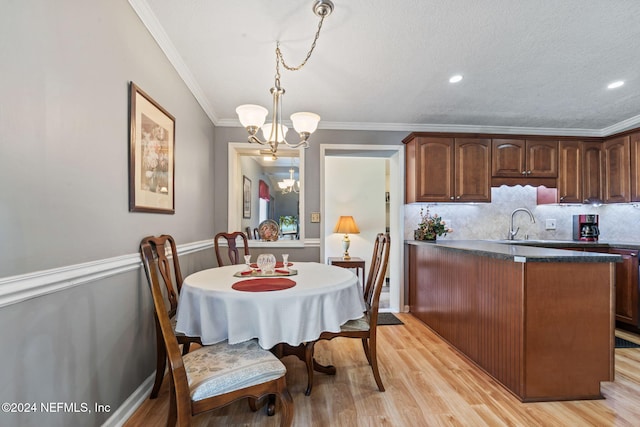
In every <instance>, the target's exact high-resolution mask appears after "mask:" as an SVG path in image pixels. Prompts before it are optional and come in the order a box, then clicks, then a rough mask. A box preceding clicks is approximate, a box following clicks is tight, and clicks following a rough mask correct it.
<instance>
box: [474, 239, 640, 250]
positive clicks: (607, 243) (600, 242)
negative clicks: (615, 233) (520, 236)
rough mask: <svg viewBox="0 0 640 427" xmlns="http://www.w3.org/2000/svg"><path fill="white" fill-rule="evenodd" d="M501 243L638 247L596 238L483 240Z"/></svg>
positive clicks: (543, 245)
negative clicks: (584, 239)
mask: <svg viewBox="0 0 640 427" xmlns="http://www.w3.org/2000/svg"><path fill="white" fill-rule="evenodd" d="M484 241H486V242H496V243H502V244H511V245H521V246H537V247H543V248H623V249H638V250H640V243H638V242H616V241H610V240H598V241H597V242H583V241H577V240H535V239H534V240H484Z"/></svg>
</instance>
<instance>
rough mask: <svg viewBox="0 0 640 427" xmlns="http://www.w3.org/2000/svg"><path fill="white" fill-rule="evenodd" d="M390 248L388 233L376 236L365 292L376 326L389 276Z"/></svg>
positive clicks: (373, 322)
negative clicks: (381, 298)
mask: <svg viewBox="0 0 640 427" xmlns="http://www.w3.org/2000/svg"><path fill="white" fill-rule="evenodd" d="M390 246H391V240H390V237H389V234H388V233H379V234H378V235H377V236H376V241H375V243H374V246H373V257H372V260H371V267H370V269H369V277H368V278H367V286H366V288H365V292H364V298H365V304H366V306H367V312H368V314H369V317H370V322H371V324H372V325H376V323H377V319H378V307H379V304H380V293H381V292H382V285H383V284H384V281H385V276H386V274H387V265H388V263H389V248H390Z"/></svg>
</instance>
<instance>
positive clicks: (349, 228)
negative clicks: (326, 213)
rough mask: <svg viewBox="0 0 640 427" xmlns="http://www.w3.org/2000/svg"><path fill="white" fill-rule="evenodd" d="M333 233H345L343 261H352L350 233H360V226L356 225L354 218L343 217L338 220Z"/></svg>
mask: <svg viewBox="0 0 640 427" xmlns="http://www.w3.org/2000/svg"><path fill="white" fill-rule="evenodd" d="M333 232H334V233H344V238H343V239H342V249H344V254H343V255H342V259H351V257H350V256H349V245H350V244H351V240H349V233H351V234H358V233H360V230H358V226H357V225H356V221H355V220H354V219H353V217H352V216H341V217H340V218H338V223H337V224H336V226H335V228H334V229H333Z"/></svg>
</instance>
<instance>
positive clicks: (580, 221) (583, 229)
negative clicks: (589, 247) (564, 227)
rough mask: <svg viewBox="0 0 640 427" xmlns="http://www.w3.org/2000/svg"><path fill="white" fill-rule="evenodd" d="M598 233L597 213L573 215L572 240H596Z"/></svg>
mask: <svg viewBox="0 0 640 427" xmlns="http://www.w3.org/2000/svg"><path fill="white" fill-rule="evenodd" d="M599 235H600V230H599V229H598V215H591V214H585V215H574V216H573V240H579V241H583V242H597V241H598V236H599Z"/></svg>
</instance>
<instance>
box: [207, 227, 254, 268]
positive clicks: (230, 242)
mask: <svg viewBox="0 0 640 427" xmlns="http://www.w3.org/2000/svg"><path fill="white" fill-rule="evenodd" d="M238 238H240V239H241V240H242V243H243V245H244V254H245V255H249V242H248V240H247V236H246V235H245V234H244V233H243V232H241V231H234V232H233V233H224V232H223V233H218V234H216V236H215V237H214V238H213V245H214V247H215V251H216V260H217V261H218V266H219V267H222V266H223V265H229V264H242V263H243V262H244V259H242V258H241V257H240V252H239V250H238ZM220 239H225V240H226V241H227V246H228V250H227V257H228V259H229V264H228V263H225V262H224V260H223V257H222V254H221V253H220V243H219V241H220Z"/></svg>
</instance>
